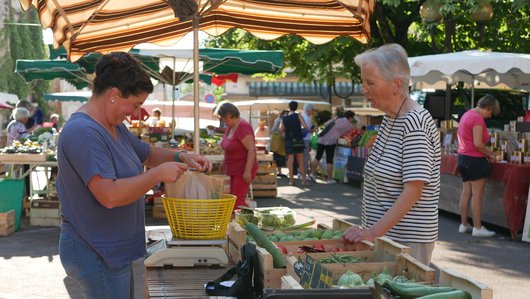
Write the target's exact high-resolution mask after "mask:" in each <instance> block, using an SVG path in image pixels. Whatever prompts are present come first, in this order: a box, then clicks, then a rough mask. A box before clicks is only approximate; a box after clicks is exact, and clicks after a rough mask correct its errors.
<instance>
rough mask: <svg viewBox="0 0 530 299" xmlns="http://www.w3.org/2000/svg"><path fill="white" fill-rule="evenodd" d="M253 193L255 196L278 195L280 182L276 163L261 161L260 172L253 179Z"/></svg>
mask: <svg viewBox="0 0 530 299" xmlns="http://www.w3.org/2000/svg"><path fill="white" fill-rule="evenodd" d="M252 195H253V196H254V197H276V196H278V184H277V181H276V163H274V162H269V161H265V162H261V161H260V163H259V168H258V172H257V174H256V177H255V178H254V180H253V181H252Z"/></svg>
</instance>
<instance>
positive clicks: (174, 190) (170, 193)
mask: <svg viewBox="0 0 530 299" xmlns="http://www.w3.org/2000/svg"><path fill="white" fill-rule="evenodd" d="M223 188H224V180H223V179H222V178H219V177H215V176H208V175H205V174H204V173H201V172H194V171H188V172H186V173H184V174H183V175H181V176H180V178H179V179H178V180H177V181H176V182H174V183H166V184H165V189H166V196H167V197H171V198H185V199H219V198H222V197H223Z"/></svg>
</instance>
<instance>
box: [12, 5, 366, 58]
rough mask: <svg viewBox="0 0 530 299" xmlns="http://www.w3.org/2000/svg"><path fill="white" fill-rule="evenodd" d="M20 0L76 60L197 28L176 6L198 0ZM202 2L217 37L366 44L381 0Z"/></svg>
mask: <svg viewBox="0 0 530 299" xmlns="http://www.w3.org/2000/svg"><path fill="white" fill-rule="evenodd" d="M19 1H20V3H21V4H22V7H23V8H24V9H28V8H29V7H30V6H31V5H32V6H34V7H35V8H36V9H37V11H38V14H39V18H40V21H41V24H42V26H43V27H44V28H51V29H52V30H53V34H54V46H55V47H58V46H60V45H63V46H64V47H65V49H67V51H68V53H69V58H70V60H71V61H75V60H77V59H79V57H81V56H82V55H83V54H85V53H87V52H100V53H108V52H111V51H127V50H129V49H130V48H131V47H133V46H134V45H136V44H139V43H144V42H150V43H155V44H158V45H163V46H167V45H172V44H174V43H176V42H177V41H178V40H180V39H181V38H182V37H183V36H184V35H185V34H187V33H188V32H190V31H191V30H192V21H190V20H188V21H180V20H179V18H177V17H175V11H174V10H173V8H175V7H177V8H178V7H179V6H180V5H181V6H182V7H184V6H185V4H186V2H188V3H189V1H193V0H188V1H185V0H168V1H164V0H142V1H135V0H92V1H86V0H19ZM212 2H213V4H212ZM170 4H171V5H170ZM197 4H198V13H199V14H200V15H201V18H200V24H199V28H200V30H202V31H205V32H207V33H208V34H210V35H214V36H217V35H220V34H222V33H224V32H225V31H227V30H228V29H230V28H234V27H237V28H243V29H245V30H247V31H248V32H250V33H252V34H253V35H255V36H257V37H259V38H262V39H274V38H277V37H280V36H282V35H286V34H297V35H300V36H302V37H304V38H305V39H307V40H308V41H310V42H312V43H316V44H321V43H325V42H328V41H330V40H332V39H333V38H335V37H337V36H351V37H353V38H355V39H357V40H359V41H360V42H362V43H366V42H367V41H368V39H369V38H370V26H369V17H370V15H371V13H372V11H373V7H374V4H375V0H225V1H223V0H216V1H211V0H208V1H204V0H202V1H197ZM172 7H173V8H172Z"/></svg>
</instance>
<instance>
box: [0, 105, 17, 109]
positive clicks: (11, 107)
mask: <svg viewBox="0 0 530 299" xmlns="http://www.w3.org/2000/svg"><path fill="white" fill-rule="evenodd" d="M14 108H15V107H13V106H11V105H9V104H4V103H0V110H10V109H14Z"/></svg>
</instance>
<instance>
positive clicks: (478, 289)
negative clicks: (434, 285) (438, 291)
mask: <svg viewBox="0 0 530 299" xmlns="http://www.w3.org/2000/svg"><path fill="white" fill-rule="evenodd" d="M439 285H441V286H448V287H453V288H455V289H459V290H464V291H467V292H468V293H469V294H471V297H472V299H492V298H493V290H492V289H491V288H489V287H488V286H486V285H484V284H482V283H480V282H478V281H475V280H473V279H471V278H469V277H466V276H464V275H461V274H460V273H458V272H455V271H453V270H451V269H440V281H439Z"/></svg>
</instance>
